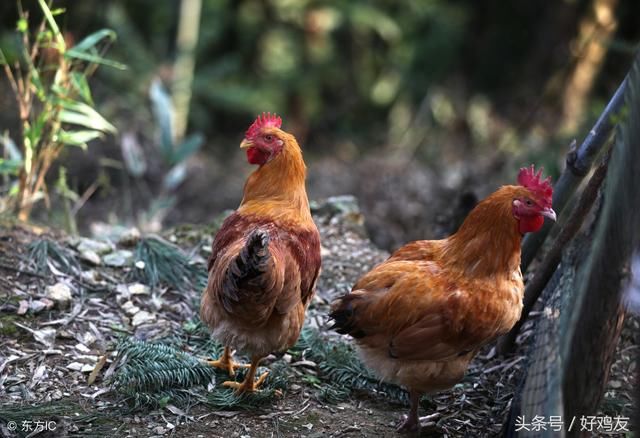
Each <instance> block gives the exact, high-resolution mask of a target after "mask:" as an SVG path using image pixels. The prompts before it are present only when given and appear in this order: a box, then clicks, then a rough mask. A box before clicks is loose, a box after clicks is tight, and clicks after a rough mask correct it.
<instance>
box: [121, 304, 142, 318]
mask: <svg viewBox="0 0 640 438" xmlns="http://www.w3.org/2000/svg"><path fill="white" fill-rule="evenodd" d="M122 310H124V311H125V313H126V314H127V315H135V314H136V313H138V312H139V311H140V307H138V306H136V305H135V304H133V302H131V301H127V302H126V303H124V304H123V305H122Z"/></svg>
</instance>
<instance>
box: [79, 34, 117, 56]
mask: <svg viewBox="0 0 640 438" xmlns="http://www.w3.org/2000/svg"><path fill="white" fill-rule="evenodd" d="M105 39H106V40H109V41H115V40H116V33H115V32H114V31H112V30H111V29H101V30H99V31H97V32H94V33H92V34H91V35H89V36H87V37H85V38H84V39H83V40H82V41H80V42H79V43H78V44H76V45H75V46H73V47H72V48H71V49H69V50H73V51H74V52H86V51H88V50H90V49H92V48H94V47H95V46H96V45H97V44H98V43H99V42H100V41H102V40H105Z"/></svg>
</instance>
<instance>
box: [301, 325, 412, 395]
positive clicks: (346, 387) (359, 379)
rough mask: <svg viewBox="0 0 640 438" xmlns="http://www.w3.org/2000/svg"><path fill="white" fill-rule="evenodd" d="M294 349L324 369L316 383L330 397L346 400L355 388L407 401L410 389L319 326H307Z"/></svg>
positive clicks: (322, 392)
mask: <svg viewBox="0 0 640 438" xmlns="http://www.w3.org/2000/svg"><path fill="white" fill-rule="evenodd" d="M292 353H293V354H298V355H302V356H303V357H305V358H307V359H310V360H312V361H314V362H315V363H317V364H318V367H319V368H320V371H321V373H320V375H319V376H318V377H319V378H320V380H321V381H322V382H323V383H322V385H317V386H318V387H319V388H320V390H321V396H322V397H323V398H324V399H326V400H327V401H338V400H343V399H345V398H347V397H348V396H349V395H351V393H352V392H353V391H354V390H365V391H369V392H374V393H383V394H385V395H386V396H387V397H389V398H391V399H393V400H396V401H398V402H401V403H404V404H406V403H407V402H408V395H407V392H406V391H405V390H404V389H402V388H400V387H399V386H396V385H392V384H389V383H384V382H382V381H381V380H380V379H379V378H377V377H376V376H374V375H373V374H372V373H371V372H370V371H369V370H368V369H367V368H366V367H365V366H364V365H363V364H362V362H360V360H359V359H358V355H357V354H356V352H355V351H354V349H353V348H352V347H351V345H349V344H347V343H344V342H341V341H334V340H331V339H330V338H328V337H327V336H326V335H323V334H322V333H320V332H319V331H318V330H317V329H313V328H309V327H305V328H304V329H303V330H302V333H301V334H300V339H298V343H297V344H296V345H295V347H293V349H292Z"/></svg>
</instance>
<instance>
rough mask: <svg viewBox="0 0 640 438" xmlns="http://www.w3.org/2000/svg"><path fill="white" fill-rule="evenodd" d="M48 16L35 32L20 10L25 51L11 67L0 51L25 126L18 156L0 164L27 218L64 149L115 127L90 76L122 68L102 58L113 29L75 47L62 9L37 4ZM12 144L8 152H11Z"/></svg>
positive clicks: (22, 49)
mask: <svg viewBox="0 0 640 438" xmlns="http://www.w3.org/2000/svg"><path fill="white" fill-rule="evenodd" d="M38 5H39V7H40V10H41V11H42V13H43V15H44V18H43V20H42V22H41V23H40V25H38V26H37V27H36V30H35V31H34V32H33V34H31V32H30V30H31V26H30V22H29V13H28V12H27V11H22V9H21V8H19V10H20V17H19V20H18V22H17V25H16V31H17V33H18V34H19V36H20V42H21V47H20V49H19V53H18V59H16V61H15V63H14V64H13V65H9V62H8V61H7V59H6V57H5V55H4V53H3V52H2V51H0V65H2V66H3V68H4V72H5V74H6V76H7V79H8V80H9V84H10V85H11V88H12V90H13V93H14V95H15V98H16V102H17V106H18V108H17V110H18V111H17V112H18V114H19V119H20V124H21V135H22V138H21V139H20V142H19V143H20V146H19V148H18V152H19V153H18V154H16V153H13V154H12V155H13V157H12V158H11V160H4V159H3V160H2V161H0V171H1V173H3V174H6V175H14V176H16V178H14V179H12V180H11V181H9V182H7V183H8V184H10V185H11V186H14V187H17V189H16V190H6V192H7V193H9V194H15V202H14V203H13V206H14V209H15V210H16V212H17V213H18V217H19V218H20V219H21V220H27V219H28V218H29V216H30V213H31V209H32V208H33V205H34V204H35V203H36V202H37V201H38V200H40V199H42V198H43V193H44V192H45V191H46V181H45V176H46V175H47V173H48V171H49V169H50V168H51V166H52V165H53V163H54V162H55V161H56V159H57V158H58V156H59V155H60V153H61V152H62V150H63V148H64V147H67V146H76V147H81V148H86V147H87V143H88V142H89V141H91V140H94V139H96V138H99V137H102V135H103V134H107V133H111V134H113V133H115V131H116V129H115V127H114V126H113V125H111V124H110V123H109V122H108V121H107V120H105V119H104V117H102V116H101V115H100V114H99V113H98V112H97V111H96V110H95V109H94V108H93V105H94V102H93V99H92V97H91V91H90V88H89V85H88V80H87V79H88V77H89V76H90V75H91V74H92V73H93V72H94V71H95V69H96V67H97V65H98V64H105V65H109V66H111V67H116V68H124V67H123V66H122V65H121V64H119V63H116V62H113V61H110V60H107V59H105V58H103V57H102V55H101V52H100V50H101V49H100V47H104V45H105V43H106V44H108V43H110V42H112V41H113V40H114V39H115V34H114V33H113V31H111V30H108V29H103V30H100V31H98V32H95V33H93V34H91V35H89V36H87V37H86V38H85V39H83V40H82V41H80V42H79V43H78V44H76V45H75V46H72V47H68V46H67V42H66V41H65V37H64V35H63V33H62V32H61V30H60V28H59V27H58V24H57V22H56V18H55V16H56V15H60V14H61V13H62V12H63V10H62V9H56V10H53V11H52V10H51V9H50V8H49V6H48V4H47V3H46V2H45V0H38ZM8 144H9V143H8V142H7V141H6V136H5V141H3V145H4V148H5V149H6V150H8V151H9V152H11V151H10V148H9V146H8Z"/></svg>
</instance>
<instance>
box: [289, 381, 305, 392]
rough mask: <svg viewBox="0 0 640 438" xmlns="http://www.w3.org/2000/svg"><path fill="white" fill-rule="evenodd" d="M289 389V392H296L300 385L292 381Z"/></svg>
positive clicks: (300, 387)
mask: <svg viewBox="0 0 640 438" xmlns="http://www.w3.org/2000/svg"><path fill="white" fill-rule="evenodd" d="M289 389H291V392H298V391H300V390H301V389H302V386H300V385H298V384H296V383H294V384H293V385H291V387H290V388H289Z"/></svg>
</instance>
